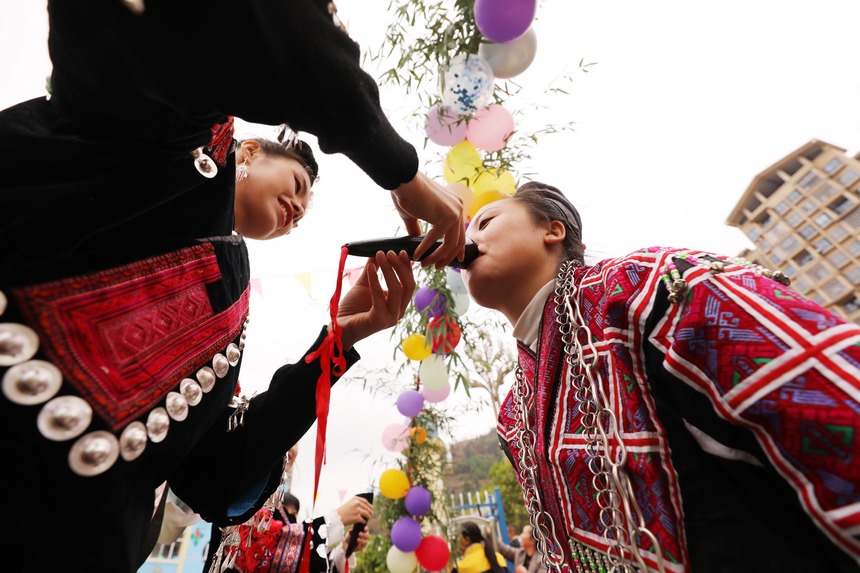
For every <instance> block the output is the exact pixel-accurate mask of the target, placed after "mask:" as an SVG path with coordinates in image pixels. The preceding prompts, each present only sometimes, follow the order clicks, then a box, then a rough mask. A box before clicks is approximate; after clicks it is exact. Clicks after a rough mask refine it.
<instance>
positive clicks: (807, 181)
mask: <svg viewBox="0 0 860 573" xmlns="http://www.w3.org/2000/svg"><path fill="white" fill-rule="evenodd" d="M819 181H821V177H819V176H818V175H816V174H815V173H814V172H813V171H810V172H809V173H807V174H806V175H804V176H803V177H802V178H801V179H800V181H799V182H798V184H799V185H800V186H801V187H803V188H804V189H809V188H810V187H812V186H813V185H815V184H816V183H818V182H819Z"/></svg>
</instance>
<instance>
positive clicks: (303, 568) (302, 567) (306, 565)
mask: <svg viewBox="0 0 860 573" xmlns="http://www.w3.org/2000/svg"><path fill="white" fill-rule="evenodd" d="M313 536H314V528H313V525H311V524H308V528H307V529H306V530H305V543H304V545H305V548H304V549H302V559H301V561H300V562H299V573H310V570H311V539H312V538H313Z"/></svg>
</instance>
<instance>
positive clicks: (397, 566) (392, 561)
mask: <svg viewBox="0 0 860 573" xmlns="http://www.w3.org/2000/svg"><path fill="white" fill-rule="evenodd" d="M385 564H386V565H387V566H388V570H389V571H391V573H412V572H413V571H415V568H416V567H418V557H416V556H415V552H414V551H410V552H409V553H406V552H405V551H400V550H399V549H397V547H395V546H393V545H392V546H391V549H389V550H388V555H386V556H385Z"/></svg>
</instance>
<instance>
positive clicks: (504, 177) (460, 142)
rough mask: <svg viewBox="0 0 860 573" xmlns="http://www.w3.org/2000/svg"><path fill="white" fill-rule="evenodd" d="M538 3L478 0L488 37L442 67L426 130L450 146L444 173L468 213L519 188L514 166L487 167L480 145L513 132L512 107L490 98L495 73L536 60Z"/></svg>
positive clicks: (507, 74) (502, 142) (478, 18)
mask: <svg viewBox="0 0 860 573" xmlns="http://www.w3.org/2000/svg"><path fill="white" fill-rule="evenodd" d="M536 9H537V0H475V11H474V13H475V23H476V25H477V27H478V31H480V33H481V35H482V36H483V37H484V40H486V41H485V42H483V43H482V44H481V46H480V48H479V49H478V53H477V54H457V55H456V56H454V57H453V58H451V61H450V63H449V64H448V66H447V68H446V69H445V70H443V72H442V78H443V87H442V97H441V99H442V103H440V104H438V105H435V106H433V107H432V108H430V110H429V111H428V112H427V116H426V119H425V122H424V132H425V134H426V135H427V138H428V139H430V141H432V142H434V143H436V144H438V145H442V146H446V147H451V149H450V151H449V152H448V155H447V157H446V158H445V165H444V169H443V174H444V177H445V180H446V181H447V182H448V189H449V190H450V191H452V192H453V193H455V194H456V195H457V196H459V197H460V198H461V199H462V200H463V206H464V208H465V210H466V212H467V214H468V215H469V218H471V217H474V215H475V213H476V212H477V211H478V209H480V208H481V207H483V206H484V205H486V204H487V203H490V202H492V201H495V200H497V199H500V198H501V197H503V196H504V195H510V194H513V192H514V191H515V190H516V181H515V180H514V177H513V176H512V175H511V174H510V172H508V171H503V170H495V169H485V168H484V166H483V160H482V159H481V155H480V153H479V151H478V150H479V149H480V150H483V151H488V152H494V151H499V150H501V149H504V148H505V147H506V146H507V144H508V140H509V139H510V138H511V136H512V135H513V133H514V129H515V127H514V118H513V116H512V115H511V113H510V112H509V111H508V110H507V109H505V108H504V107H503V106H501V105H499V104H495V103H490V101H491V99H492V98H493V92H494V89H495V80H496V78H499V79H506V78H512V77H514V76H517V75H519V74H521V73H522V72H524V71H525V70H526V69H527V68H528V67H529V66H530V65H531V63H532V61H533V60H534V57H535V53H536V51H537V35H536V34H535V32H534V30H533V29H532V28H531V24H532V21H533V20H534V17H535V11H536Z"/></svg>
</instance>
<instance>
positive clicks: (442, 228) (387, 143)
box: [0, 0, 463, 573]
mask: <svg viewBox="0 0 860 573" xmlns="http://www.w3.org/2000/svg"><path fill="white" fill-rule="evenodd" d="M140 8H143V10H142V11H141V10H140ZM48 9H49V15H50V26H51V32H50V38H49V47H50V52H51V57H52V61H53V65H54V70H53V74H52V78H51V86H52V96H51V97H50V99H46V98H39V99H34V100H31V101H27V102H23V103H21V104H19V105H17V106H14V107H12V108H9V109H7V110H5V111H3V112H2V113H0V156H2V157H3V160H2V163H0V213H2V217H0V237H2V239H3V242H4V245H5V247H4V248H3V249H2V250H0V378H2V389H3V396H2V397H0V436H2V437H0V458H2V460H3V465H4V468H5V471H4V480H5V483H6V484H8V485H7V487H8V490H7V491H8V492H9V493H10V495H9V496H7V499H6V501H5V502H4V504H3V513H2V515H3V526H2V530H0V538H2V542H0V549H2V553H3V555H4V565H5V566H6V568H8V569H9V570H15V571H48V570H57V569H67V570H75V571H110V572H112V573H113V572H122V571H136V570H137V568H138V566H139V565H140V563H141V562H142V561H143V560H144V559H145V558H146V555H147V554H148V552H149V549H150V546H149V545H148V544H147V542H146V541H145V538H146V534H147V531H148V529H149V527H150V522H151V520H152V518H153V506H154V499H153V497H154V496H153V492H154V491H155V489H156V488H157V487H158V486H159V485H160V484H162V483H163V482H164V481H168V482H169V485H170V488H171V489H172V490H173V491H174V492H175V493H176V494H177V495H178V496H179V497H180V498H181V499H182V500H183V501H184V502H186V503H187V504H188V505H189V506H190V507H191V508H192V509H193V510H194V511H195V512H197V513H199V514H200V515H201V516H203V517H204V518H205V519H206V520H209V521H212V522H213V523H216V524H218V525H227V524H231V523H241V522H243V521H245V520H247V519H248V518H249V517H250V516H251V515H253V513H254V512H255V511H256V509H258V508H259V507H260V506H261V505H262V503H263V502H264V500H265V499H266V498H267V497H268V496H269V495H270V494H271V493H272V492H273V491H274V490H275V488H276V487H277V485H278V480H279V477H280V472H281V462H282V458H283V455H284V453H285V452H286V451H287V449H288V448H289V447H290V446H291V445H293V444H294V443H295V442H296V441H298V439H299V438H300V437H301V435H302V434H303V433H304V432H305V431H306V430H307V429H308V427H309V426H310V425H311V424H312V422H313V420H314V417H315V414H314V408H315V394H314V391H315V387H316V381H317V379H318V378H319V377H320V376H321V374H323V373H328V372H329V365H328V364H327V363H326V364H324V365H323V366H322V367H321V364H320V360H319V359H318V358H314V356H317V350H319V348H320V345H321V343H322V341H323V340H324V337H325V334H326V329H323V331H322V332H321V334H320V337H319V339H318V340H317V341H316V342H315V343H314V345H313V346H312V349H311V350H312V352H309V354H308V356H307V357H306V358H308V359H309V360H301V361H299V362H298V363H297V364H293V365H287V366H284V367H282V368H280V369H279V370H278V371H277V372H276V373H275V374H274V376H273V380H272V383H271V385H270V387H269V390H268V391H267V392H265V393H263V394H261V395H258V396H256V397H255V398H253V399H251V400H250V403H249V404H248V403H245V402H243V401H238V402H234V403H233V406H234V407H231V406H230V405H231V401H232V400H233V398H234V389H235V387H236V384H237V376H238V368H239V363H240V360H241V352H240V349H241V347H242V345H243V343H244V341H243V337H242V330H243V323H244V322H245V320H246V316H247V305H248V280H249V271H248V258H247V251H246V249H245V246H244V244H243V241H242V237H241V235H234V234H232V231H233V229H234V222H235V224H236V225H237V227H236V228H237V230H239V231H240V232H244V229H243V224H245V223H248V222H249V221H248V220H244V219H243V218H242V217H243V216H244V214H243V213H244V212H243V211H242V210H241V209H242V208H243V207H242V206H241V205H240V200H241V196H240V197H239V200H237V198H236V197H234V188H235V186H236V185H237V183H236V181H237V179H239V180H242V181H243V183H240V184H241V185H248V186H250V185H253V184H255V181H259V180H260V178H261V177H263V172H264V167H265V165H264V163H265V161H266V160H270V159H271V158H270V157H268V156H267V155H266V154H265V153H264V152H261V151H260V150H259V149H256V150H255V148H254V147H253V144H251V143H249V142H246V143H245V144H243V146H242V147H240V148H239V152H238V155H237V154H236V153H234V149H233V139H232V119H231V118H232V116H234V115H235V116H239V117H242V118H243V119H245V120H248V121H252V122H258V123H265V124H270V125H278V124H281V123H288V124H289V125H290V126H291V127H292V128H293V129H294V130H301V131H307V132H310V133H313V134H315V135H316V136H317V137H318V140H319V143H320V146H321V148H322V150H323V151H325V152H327V153H334V152H340V153H344V154H346V155H347V156H348V157H349V158H350V159H351V160H353V161H354V162H355V163H356V164H357V165H358V166H360V167H361V168H362V169H363V170H364V171H365V172H366V173H367V174H368V175H369V176H370V177H371V178H372V179H373V180H374V181H375V182H376V183H377V184H379V185H380V186H381V187H383V188H385V189H389V190H391V191H392V196H393V198H394V200H395V204H396V205H397V206H398V208H399V209H400V210H401V211H402V212H403V217H404V218H405V220H407V227H408V228H409V230H410V232H415V231H417V221H416V220H415V219H413V218H412V217H411V216H410V215H409V214H411V215H412V216H416V217H421V218H422V219H425V220H427V221H428V222H429V223H430V224H431V225H432V226H433V230H432V231H431V232H430V233H428V235H429V234H432V235H433V236H432V237H430V238H431V239H433V238H439V237H440V236H442V235H444V236H445V238H446V242H447V247H443V249H440V250H439V251H437V252H436V253H434V255H435V256H433V257H432V259H431V258H428V260H427V261H425V262H429V264H444V263H445V262H448V261H449V260H450V259H452V258H453V257H454V256H456V255H458V254H459V253H461V252H462V248H463V225H462V222H463V220H462V207H461V205H460V204H459V202H458V201H457V200H456V198H454V197H453V195H451V194H450V193H447V192H445V191H444V190H443V189H442V188H441V187H439V186H436V185H435V184H433V183H431V182H430V181H429V180H427V179H426V178H425V177H424V176H423V175H422V174H420V173H418V171H417V165H418V160H417V155H416V153H415V150H414V149H413V148H412V147H411V146H410V145H409V144H408V143H407V142H405V141H404V140H403V139H401V138H400V137H399V136H398V135H397V134H396V133H395V131H394V130H393V129H392V127H391V125H390V124H389V122H388V121H387V120H386V118H385V116H384V114H383V113H382V111H381V110H380V106H379V101H378V91H377V88H376V85H375V83H374V82H373V80H372V79H371V78H370V77H369V76H367V75H366V74H364V73H363V72H362V71H361V69H360V67H359V65H358V49H357V46H356V45H355V44H354V43H353V42H352V41H351V40H350V39H349V37H348V36H347V35H346V34H345V33H344V32H343V31H342V30H340V29H339V28H338V27H337V26H335V25H334V24H333V22H332V20H331V16H330V14H329V13H328V11H327V10H326V6H325V5H324V4H321V3H320V2H311V1H299V0H290V1H275V2H273V1H269V0H243V1H242V2H235V1H231V0H206V1H202V0H147V1H146V3H145V6H144V5H143V2H140V1H139V0H138V1H125V2H124V1H123V0H83V1H81V0H50V1H49V2H48ZM249 146H250V147H249ZM237 159H238V161H237ZM246 160H247V161H246ZM284 161H294V162H295V163H294V164H293V165H292V166H291V167H286V168H284V169H286V170H287V171H288V172H290V173H292V174H293V175H294V177H292V178H289V177H288V178H286V180H285V181H284V183H283V184H284V185H285V187H284V189H282V190H280V191H279V192H278V193H277V194H275V195H273V196H270V197H269V200H270V201H271V202H270V203H269V207H268V210H267V211H265V212H264V213H262V214H260V216H262V217H264V218H265V217H271V221H272V223H271V225H277V229H276V228H274V227H271V225H270V227H269V230H270V231H273V232H275V233H277V232H281V231H283V228H285V227H288V226H291V225H292V224H293V223H294V221H295V220H296V219H297V217H298V216H299V215H300V212H301V211H303V209H304V207H305V206H306V202H305V203H302V201H301V197H300V196H301V195H302V193H304V194H307V192H308V191H309V186H310V183H311V182H312V181H313V178H314V176H315V174H314V173H308V170H307V167H308V166H309V165H308V162H307V161H306V160H302V158H301V157H296V158H292V159H285V160H284ZM237 163H238V164H239V165H242V166H243V167H239V168H238V170H237ZM246 168H247V172H246V171H245V169H246ZM246 174H247V179H245V175H246ZM255 178H257V179H255ZM297 197H298V200H297V202H295V203H293V199H296V198H297ZM234 204H235V205H236V211H235V212H234ZM234 214H235V221H234ZM255 217H256V215H255V216H252V218H251V219H252V220H256V218H255ZM279 229H280V231H279ZM370 263H371V265H372V267H373V268H374V269H375V268H376V267H379V268H381V269H382V270H383V272H384V274H385V279H386V283H387V288H388V290H389V292H388V295H387V298H386V295H385V294H383V293H382V290H381V286H380V285H378V284H375V281H374V279H373V277H374V276H375V272H372V273H366V274H365V278H364V279H363V281H364V283H363V284H362V285H360V288H358V289H356V288H355V287H353V289H352V290H351V291H350V294H349V295H348V296H347V299H345V300H344V304H343V305H342V311H341V316H340V322H341V326H342V327H343V336H344V341H343V342H344V348H345V349H347V350H346V351H345V353H344V358H345V366H349V365H350V364H352V363H353V362H354V361H355V360H357V359H358V355H357V354H356V352H355V350H353V349H351V346H352V344H353V343H354V342H355V341H356V340H358V339H360V338H362V337H364V336H367V335H368V334H369V333H370V332H372V331H374V330H379V329H380V328H384V327H385V325H386V324H387V325H390V324H392V323H393V321H394V320H396V318H397V317H398V316H399V313H402V307H403V306H405V304H406V303H408V299H409V294H410V293H411V288H412V284H413V283H411V276H410V277H409V278H407V275H408V274H410V273H409V272H408V271H409V263H408V261H406V260H405V259H404V258H399V257H397V256H395V255H394V254H393V253H392V254H389V255H383V256H381V257H377V258H376V259H373V260H371V261H370ZM368 276H370V278H368ZM371 302H372V303H373V304H372V306H371ZM347 303H349V304H347ZM344 309H346V310H344ZM296 326H300V327H304V325H296ZM323 348H324V347H323ZM340 373H341V369H340V368H339V369H337V370H336V371H334V372H332V373H331V374H332V375H333V376H332V381H334V380H336V379H337V376H338V375H339V374H340ZM228 428H235V430H234V431H229V432H228V431H227V430H228ZM58 491H59V492H62V495H61V496H59V498H58V496H57V495H55V493H56V492H58ZM58 499H60V501H59V502H58V501H57V500H58ZM45 515H63V516H64V519H65V520H66V521H65V522H64V524H65V525H66V526H64V527H63V528H62V531H51V530H47V531H46V528H45V527H44V524H45V522H44V516H45Z"/></svg>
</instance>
